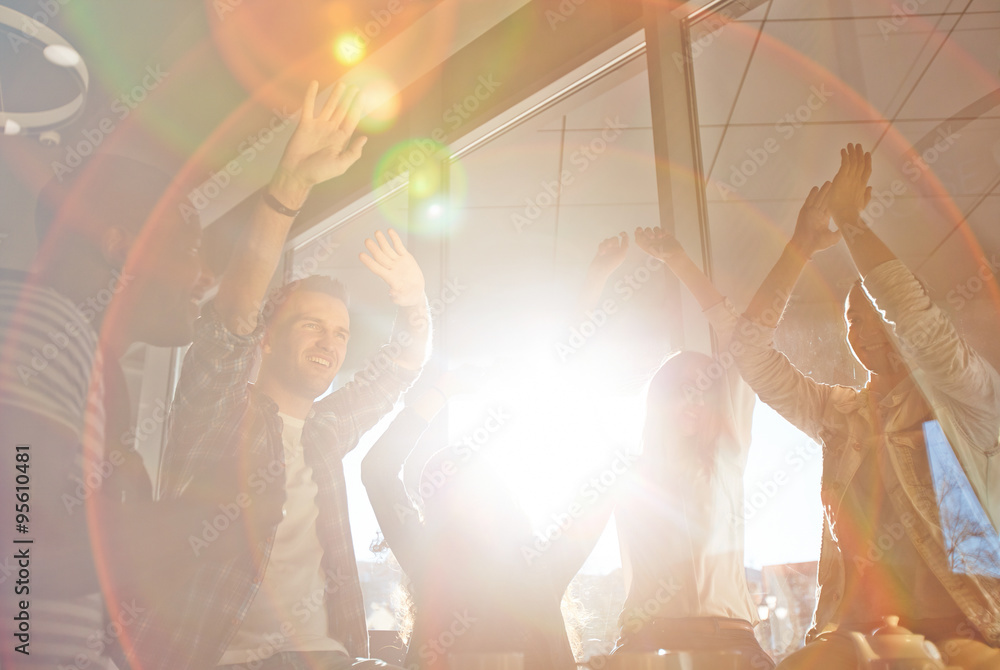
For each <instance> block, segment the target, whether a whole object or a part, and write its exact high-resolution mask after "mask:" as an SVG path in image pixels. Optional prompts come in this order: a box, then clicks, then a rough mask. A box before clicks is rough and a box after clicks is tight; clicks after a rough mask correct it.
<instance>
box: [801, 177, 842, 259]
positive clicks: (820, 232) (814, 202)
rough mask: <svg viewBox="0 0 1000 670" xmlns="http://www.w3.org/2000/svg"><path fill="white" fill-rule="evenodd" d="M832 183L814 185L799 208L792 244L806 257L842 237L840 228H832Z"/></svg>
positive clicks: (826, 247) (829, 245)
mask: <svg viewBox="0 0 1000 670" xmlns="http://www.w3.org/2000/svg"><path fill="white" fill-rule="evenodd" d="M831 189H832V184H831V183H830V182H826V183H824V184H823V186H813V187H812V190H811V191H809V195H808V196H806V201H805V204H803V205H802V209H800V210H799V218H798V220H797V221H796V222H795V232H793V233H792V241H791V244H792V245H793V246H794V247H795V248H796V249H798V250H799V252H800V253H801V254H802V255H803V256H805V257H806V258H812V256H813V254H815V253H816V252H818V251H823V250H824V249H828V248H830V247H832V246H833V245H835V244H836V243H837V242H839V241H840V239H841V234H840V231H839V230H831V229H830V209H829V196H830V191H831Z"/></svg>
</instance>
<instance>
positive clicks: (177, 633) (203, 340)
mask: <svg viewBox="0 0 1000 670" xmlns="http://www.w3.org/2000/svg"><path fill="white" fill-rule="evenodd" d="M262 338H263V326H262V325H260V326H258V328H257V330H256V331H255V332H254V333H252V334H251V335H248V336H237V335H234V334H233V333H231V332H229V331H228V330H227V329H226V327H225V326H224V325H223V324H222V322H221V321H220V319H219V317H218V315H217V314H216V313H215V311H214V309H212V306H211V305H209V306H207V307H206V309H205V310H204V312H203V315H202V318H201V319H199V321H198V324H197V326H196V331H195V338H194V343H193V344H192V345H191V348H190V349H189V350H188V352H187V354H186V356H185V358H184V365H183V368H182V371H181V376H180V381H179V384H178V387H177V393H176V396H175V399H174V404H173V407H172V409H171V418H170V425H169V433H168V435H169V437H168V442H167V447H166V450H165V452H164V462H163V474H162V481H163V493H162V496H163V497H164V498H176V497H178V496H179V495H180V494H181V493H182V492H183V491H184V490H185V488H186V487H187V486H188V484H190V483H191V481H192V480H193V478H194V477H195V475H196V474H197V473H199V472H200V471H202V470H203V469H205V468H207V467H209V466H211V465H213V464H214V463H215V462H216V461H218V460H220V459H222V458H226V457H233V456H235V455H237V454H250V455H252V458H253V459H254V460H255V461H256V462H257V463H261V462H265V463H269V464H270V465H268V466H267V467H268V468H273V469H271V470H268V471H267V472H265V471H264V470H260V469H256V473H257V474H256V476H258V477H264V478H267V477H271V478H274V479H277V480H278V481H282V482H283V481H284V476H285V474H284V450H283V447H282V441H281V429H282V424H281V419H280V417H279V416H278V406H277V404H276V403H275V402H274V401H273V400H271V399H270V398H268V397H267V396H265V395H264V394H262V393H258V392H255V391H254V389H253V385H252V384H250V383H249V380H250V376H251V374H252V372H253V369H254V367H255V363H256V360H257V354H258V351H259V350H260V343H261V340H262ZM380 358H381V359H382V360H388V357H385V356H381V357H380ZM417 374H418V372H416V371H409V370H405V369H403V368H400V367H398V366H396V365H395V364H392V363H388V364H387V365H383V366H381V367H376V366H372V365H369V366H367V367H366V368H364V372H363V373H361V374H359V375H356V376H355V378H354V379H353V380H352V381H350V382H349V383H347V384H346V385H345V386H344V387H342V388H340V389H338V390H337V391H335V392H334V393H332V394H330V395H329V396H327V397H325V398H323V399H322V400H320V401H318V402H316V403H315V404H314V405H313V408H312V410H311V411H310V413H309V416H308V417H307V419H306V422H305V427H304V431H303V435H302V443H303V448H304V454H305V459H306V463H307V464H308V465H309V466H310V467H311V468H312V470H313V477H314V478H315V482H316V485H317V487H318V493H317V497H316V502H317V506H318V508H319V517H318V518H317V520H316V533H317V537H318V538H319V541H320V544H321V546H322V547H323V560H322V564H321V566H322V570H323V573H324V575H325V579H326V598H325V600H326V611H327V622H328V628H329V634H330V636H331V637H333V638H334V639H336V640H338V641H340V642H341V643H343V644H344V646H345V647H346V648H347V650H348V652H349V653H350V654H351V655H353V656H367V655H368V630H367V625H366V621H365V611H364V604H363V600H362V596H361V583H360V579H359V577H358V568H357V563H356V562H355V558H354V547H353V543H352V541H351V529H350V523H349V519H348V514H347V491H346V483H345V481H344V470H343V464H342V459H343V457H344V455H345V454H347V453H348V452H349V451H350V450H351V449H353V448H354V447H355V446H357V444H358V441H359V439H360V438H361V436H362V435H364V433H365V432H366V431H368V430H369V429H370V428H372V426H374V425H375V424H376V423H377V422H378V421H379V419H380V418H381V417H383V416H384V415H385V414H387V413H388V412H390V411H391V410H392V408H393V406H394V404H395V402H396V400H397V399H398V398H399V396H400V395H401V394H402V392H403V391H405V390H406V389H407V388H408V387H409V385H410V384H412V383H413V381H414V380H415V379H416V377H417ZM246 462H247V459H244V458H242V457H241V458H240V463H241V464H244V465H245V464H246ZM244 474H249V479H248V482H249V484H250V488H251V491H252V490H253V488H254V481H255V479H254V477H255V474H254V472H250V473H244ZM244 511H245V513H247V514H252V513H253V506H252V504H251V505H250V506H249V507H247V508H246V510H244ZM222 512H223V510H220V514H221V513H222ZM216 519H218V517H216ZM209 523H211V521H210V520H209V521H206V525H205V533H204V534H203V536H202V538H201V539H206V540H208V541H211V539H212V534H211V531H210V529H209V526H208V524H209ZM231 523H232V525H233V526H240V525H241V524H240V519H239V518H237V519H236V520H235V521H232V522H231ZM217 525H221V524H217ZM273 542H274V532H273V531H272V532H271V533H270V534H269V536H267V537H247V545H246V546H247V549H248V550H247V551H246V552H241V553H240V554H239V555H226V556H220V555H219V554H218V553H214V554H205V555H202V556H200V557H198V558H195V559H194V560H193V564H192V567H191V568H190V571H181V572H182V574H184V577H183V578H182V579H181V580H180V581H181V583H179V584H178V585H177V589H176V591H175V592H174V594H173V595H172V596H171V597H170V598H169V599H168V600H166V601H160V602H156V603H148V607H147V608H146V615H145V616H143V617H142V619H141V620H140V621H138V622H136V623H135V624H133V625H132V626H130V627H129V630H128V631H127V633H126V634H125V635H123V636H122V639H121V641H120V642H121V644H119V645H116V648H115V650H114V653H113V656H114V658H115V660H116V662H118V664H119V666H121V667H127V666H126V665H125V663H124V662H123V661H127V662H128V663H130V664H131V666H132V667H134V668H135V669H136V670H153V669H159V668H162V669H164V670H167V669H169V670H181V669H182V668H192V667H193V668H203V667H204V668H207V667H213V666H215V665H216V664H217V663H218V661H219V659H220V658H221V656H222V654H223V652H224V651H225V650H226V648H227V646H228V645H229V642H230V640H232V638H233V636H234V635H235V634H236V631H237V629H238V628H239V626H240V624H241V622H242V621H243V617H244V616H246V613H247V610H248V609H249V607H250V603H251V602H252V601H253V598H254V596H255V595H256V594H257V590H258V588H259V586H260V583H261V580H262V579H263V577H264V570H265V569H266V567H267V561H268V557H269V555H270V552H271V547H272V545H273ZM123 648H124V649H123ZM126 650H127V651H126Z"/></svg>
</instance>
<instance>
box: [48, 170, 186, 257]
mask: <svg viewBox="0 0 1000 670" xmlns="http://www.w3.org/2000/svg"><path fill="white" fill-rule="evenodd" d="M170 182H171V179H170V177H169V176H168V175H167V174H166V173H164V172H162V171H161V170H159V169H157V168H154V167H152V166H150V165H147V164H146V163H142V162H140V161H137V160H134V159H131V158H125V157H124V156H114V155H110V154H103V155H100V156H95V157H94V158H92V159H91V160H90V161H88V162H87V163H85V164H84V165H82V166H80V167H79V168H77V169H76V170H75V171H74V172H73V173H72V174H69V175H64V174H60V175H58V176H56V177H53V178H52V179H51V180H49V182H48V183H47V184H46V185H45V186H43V187H42V190H41V192H40V193H39V194H38V202H37V204H36V206H35V234H36V235H37V237H38V243H39V245H41V244H42V243H43V241H44V240H45V238H46V237H47V236H48V235H49V234H50V233H51V232H53V229H55V230H56V231H57V232H58V233H62V232H75V233H77V234H82V235H84V236H86V237H90V238H92V239H96V238H97V237H99V236H100V234H101V233H102V232H103V231H104V230H107V229H108V228H109V227H111V226H117V227H121V228H124V229H126V230H129V231H131V232H133V233H138V232H139V231H140V230H141V229H142V227H143V225H144V224H145V223H146V220H147V219H149V216H150V214H152V213H153V211H154V209H155V208H156V205H157V203H159V201H160V199H161V198H162V197H163V196H164V194H166V193H167V190H168V188H169V187H170Z"/></svg>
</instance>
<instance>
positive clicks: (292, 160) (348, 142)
mask: <svg viewBox="0 0 1000 670" xmlns="http://www.w3.org/2000/svg"><path fill="white" fill-rule="evenodd" d="M318 92H319V83H318V82H315V81H313V82H311V83H310V84H309V88H308V89H307V90H306V97H305V100H304V101H303V103H302V117H301V118H300V119H299V125H298V127H296V129H295V132H294V133H293V134H292V137H291V139H290V140H288V146H286V147H285V153H284V155H282V157H281V163H280V164H279V166H278V174H279V175H280V176H281V177H283V178H284V179H287V180H289V181H291V182H292V183H293V184H294V185H295V186H297V187H300V188H302V189H306V190H308V189H310V188H312V187H313V186H315V185H316V184H319V183H321V182H324V181H326V180H327V179H332V178H334V177H339V176H340V175H342V174H344V173H345V172H346V171H347V169H348V168H349V167H351V165H353V164H354V162H355V161H357V160H358V159H359V158H360V157H361V148H362V147H363V146H364V145H365V142H366V141H367V139H368V138H366V137H355V138H354V139H353V140H352V139H351V137H352V136H353V135H354V130H355V129H356V128H357V126H358V121H360V120H361V116H362V113H363V110H362V96H360V95H359V91H358V89H357V88H356V87H354V86H347V85H346V84H344V83H342V82H341V83H338V84H337V85H336V86H335V87H334V88H333V91H332V92H331V93H330V97H329V98H327V100H326V103H325V104H324V105H323V109H321V110H319V111H318V112H317V111H316V95H317V93H318Z"/></svg>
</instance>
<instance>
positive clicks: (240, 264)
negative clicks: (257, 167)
mask: <svg viewBox="0 0 1000 670" xmlns="http://www.w3.org/2000/svg"><path fill="white" fill-rule="evenodd" d="M266 188H267V191H268V193H270V194H271V195H272V196H273V197H274V198H275V199H276V200H277V201H278V202H280V203H281V204H282V205H284V206H285V207H288V208H290V209H300V208H301V207H302V205H303V204H304V203H305V201H306V198H307V197H308V195H309V188H308V187H307V186H306V185H304V184H302V183H300V182H296V181H295V180H294V179H293V178H291V177H289V176H288V175H287V174H286V173H284V172H283V171H282V170H280V169H279V171H278V173H277V174H275V176H274V179H272V180H271V183H270V184H269V185H268V186H267V187H266ZM293 220H294V217H292V216H288V215H286V214H281V213H280V212H277V211H276V210H274V209H272V208H271V207H269V206H268V205H267V204H265V203H264V201H263V198H260V199H258V201H257V205H256V207H255V208H254V211H253V215H252V217H251V220H250V225H249V226H248V227H247V229H246V230H245V231H244V233H243V234H242V235H240V237H239V240H238V241H237V243H236V247H235V249H234V250H233V255H232V258H231V260H230V262H229V266H228V267H227V268H226V271H225V273H224V274H223V276H222V279H221V280H220V282H219V293H218V295H217V297H216V299H215V308H216V310H217V311H218V313H219V316H220V317H221V318H222V321H223V323H224V324H225V326H226V328H228V329H229V330H230V331H231V332H233V333H236V334H237V335H247V334H249V333H251V332H253V330H254V328H255V327H256V326H257V314H258V312H259V311H260V307H261V303H262V302H263V300H264V297H265V295H266V293H267V287H268V285H269V284H270V283H271V278H272V277H273V276H274V271H275V270H276V269H277V267H278V263H279V261H280V260H281V253H282V250H283V249H284V246H285V239H286V237H287V236H288V231H289V230H290V229H291V227H292V222H293Z"/></svg>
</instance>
